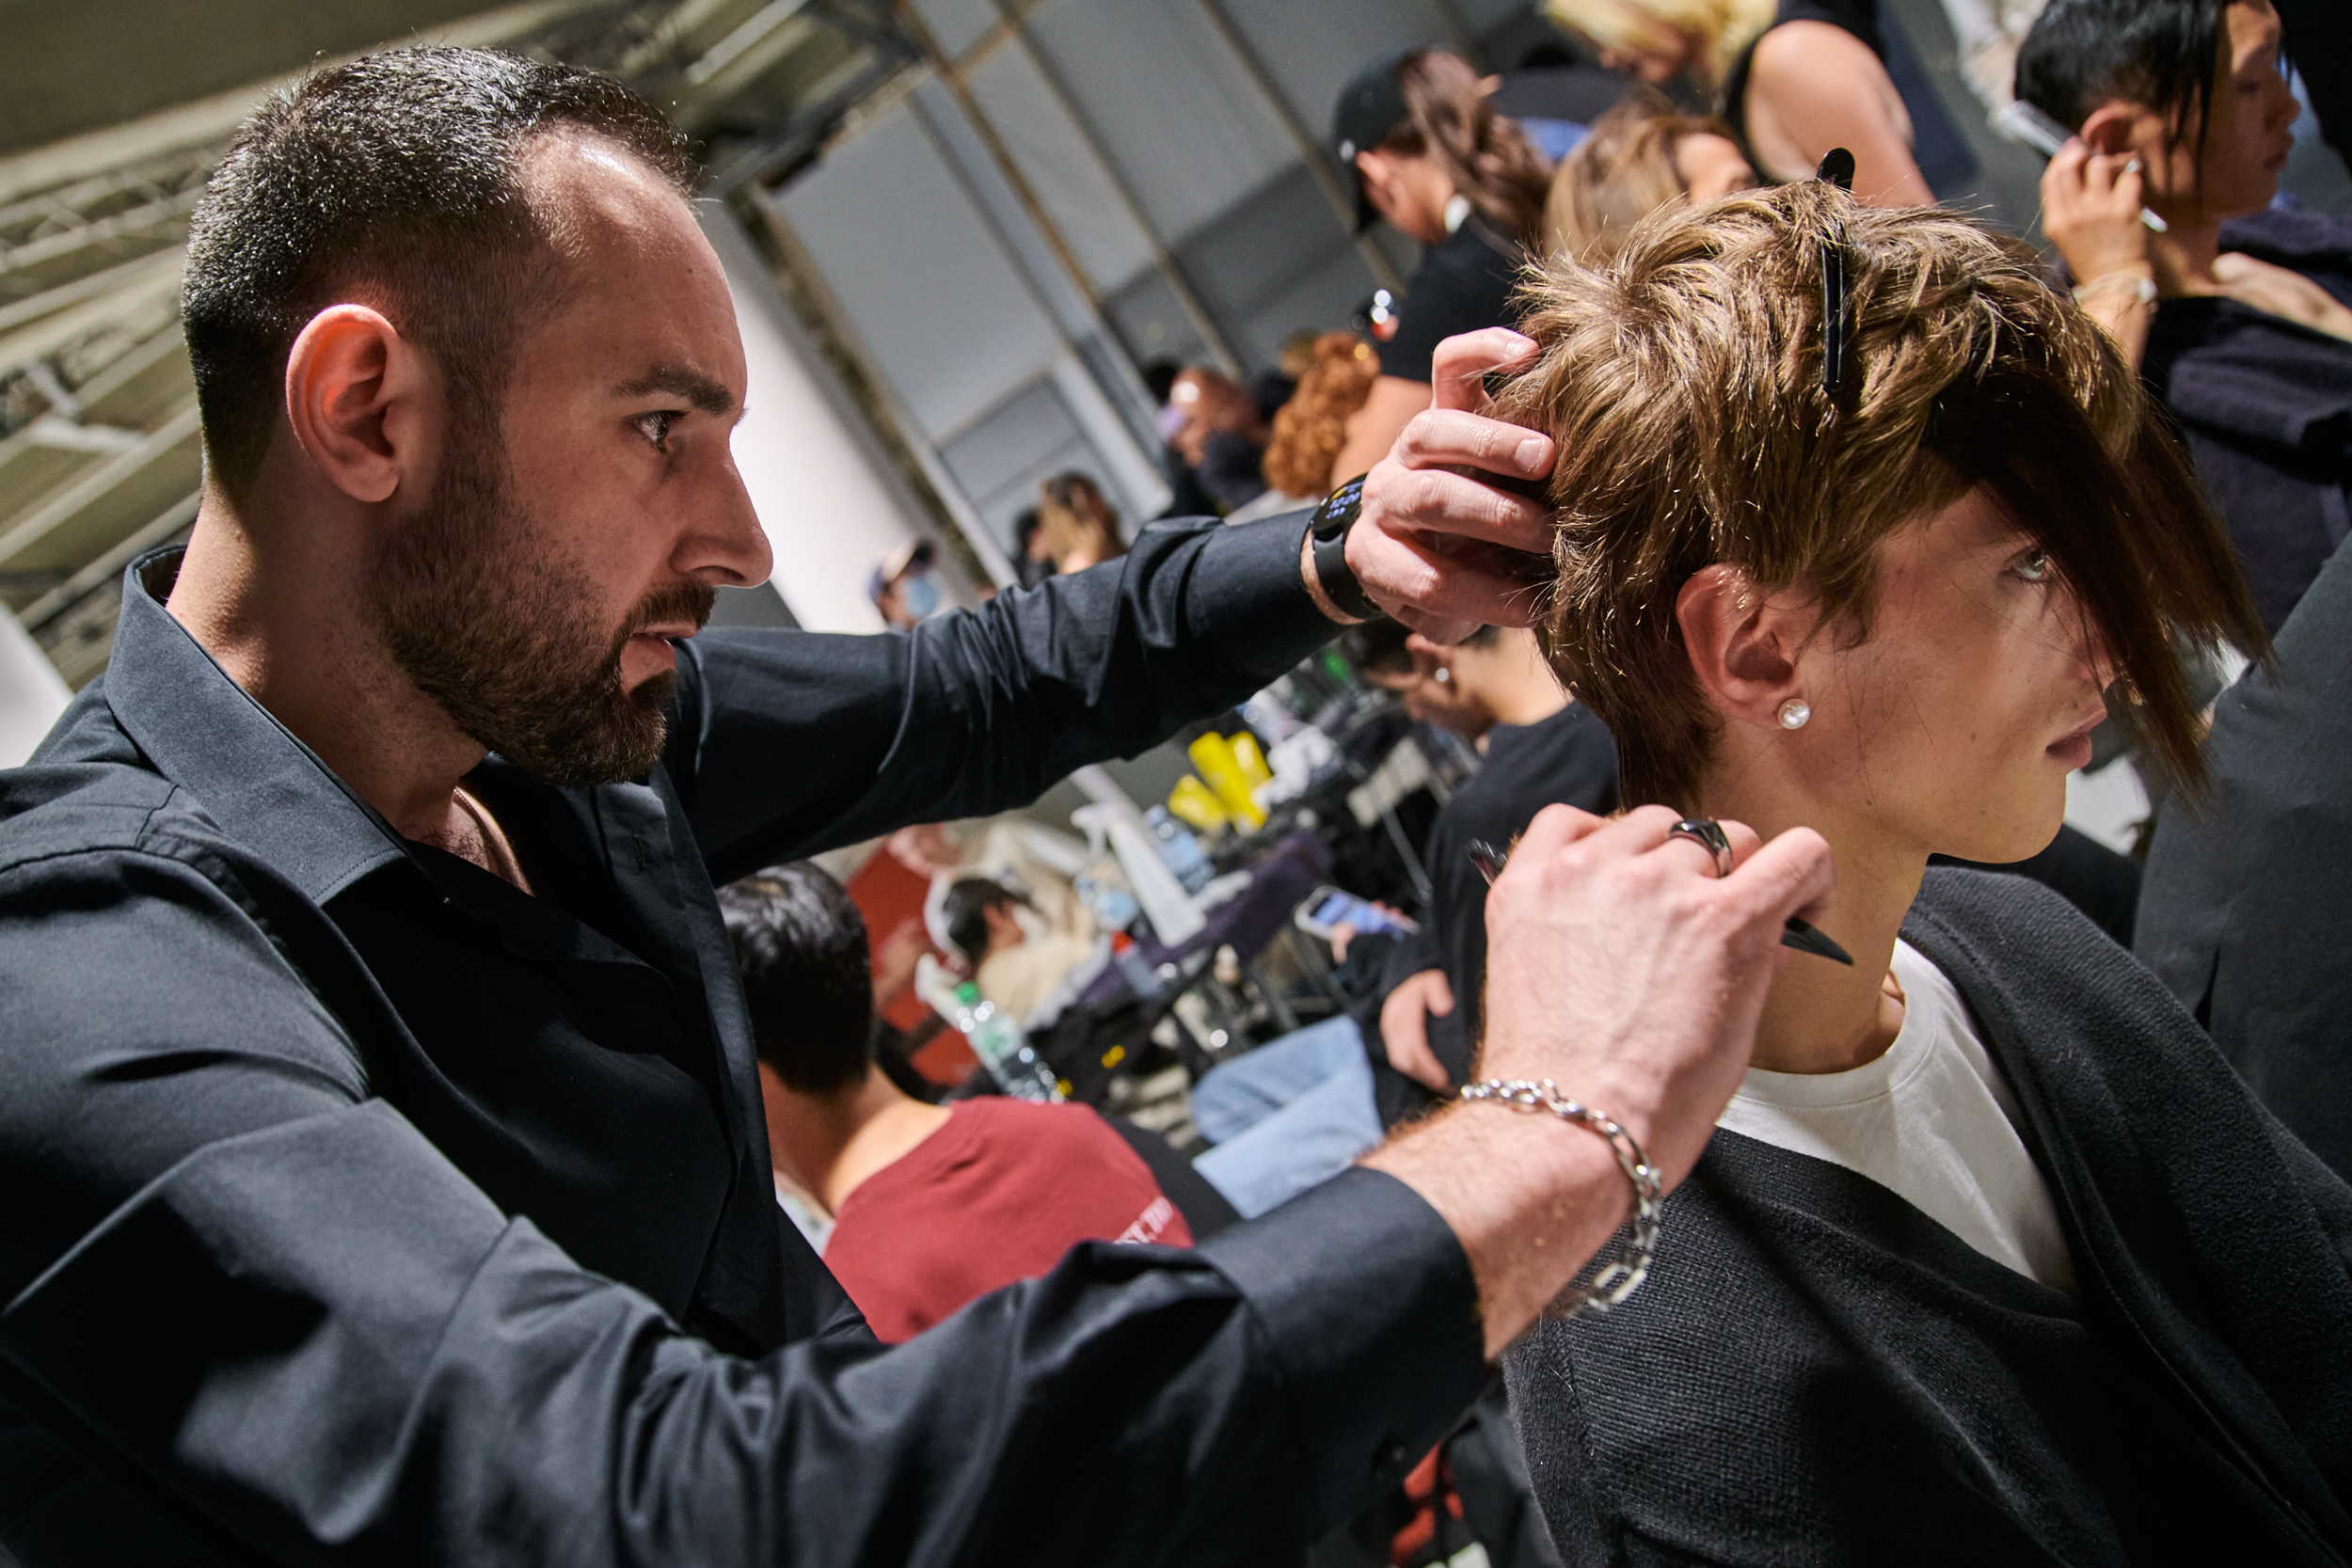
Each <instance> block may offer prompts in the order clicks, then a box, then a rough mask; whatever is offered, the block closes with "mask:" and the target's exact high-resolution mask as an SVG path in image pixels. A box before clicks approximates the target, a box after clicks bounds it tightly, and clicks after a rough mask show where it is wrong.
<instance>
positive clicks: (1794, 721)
mask: <svg viewBox="0 0 2352 1568" xmlns="http://www.w3.org/2000/svg"><path fill="white" fill-rule="evenodd" d="M1812 717H1813V705H1812V704H1811V703H1808V702H1806V701H1805V700H1804V698H1803V697H1791V698H1789V699H1788V701H1787V702H1785V703H1783V704H1781V705H1780V727H1781V728H1782V729H1784V730H1801V729H1803V728H1804V726H1805V721H1807V720H1809V719H1811V718H1812Z"/></svg>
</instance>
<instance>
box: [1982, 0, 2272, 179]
mask: <svg viewBox="0 0 2352 1568" xmlns="http://www.w3.org/2000/svg"><path fill="white" fill-rule="evenodd" d="M2231 3H2232V0H2050V4H2049V6H2048V8H2046V9H2044V10H2043V11H2042V14H2041V16H2040V17H2038V18H2036V19H2035V21H2034V24H2033V27H2032V29H2031V30H2030V31H2029V32H2027V33H2026V41H2025V42H2024V43H2023V44H2021V45H2019V46H2018V50H2017V80H2016V91H2017V96H2018V97H2020V98H2022V99H2024V100H2025V101H2026V103H2031V104H2032V105H2033V106H2034V107H2035V108H2037V109H2040V110H2041V111H2042V113H2043V114H2046V115H2048V116H2049V117H2050V118H2051V119H2055V120H2057V121H2058V123H2059V124H2061V125H2063V126H2065V127H2066V128H2067V129H2068V130H2070V131H2079V130H2081V129H2082V123H2083V121H2084V120H2086V119H2090V115H2091V111H2093V110H2095V109H2096V108H2098V107H2099V105H2100V104H2102V103H2106V102H2107V101H2108V100H2110V99H2116V98H2122V99H2127V100H2129V101H2130V102H2132V103H2144V104H2146V105H2147V106H2148V107H2149V108H2152V109H2153V110H2155V111H2156V112H2157V113H2158V114H2160V115H2162V116H2164V117H2165V118H2166V119H2167V120H2168V121H2169V124H2170V130H2169V137H2170V139H2171V141H2172V144H2173V145H2174V146H2176V147H2177V146H2179V145H2180V144H2181V143H2183V142H2185V141H2190V140H2193V141H2194V142H2195V143H2196V148H2197V152H2198V154H2199V156H2200V157H2202V156H2203V153H2204V150H2205V108H2206V105H2207V103H2209V102H2210V101H2211V99H2212V97H2213V84H2214V78H2215V77H2216V76H2217V74H2219V71H2220V60H2221V44H2222V40H2224V39H2225V38H2226V37H2227V36H2228V33H2229V26H2228V24H2227V21H2226V17H2227V14H2228V11H2229V8H2230V5H2231Z"/></svg>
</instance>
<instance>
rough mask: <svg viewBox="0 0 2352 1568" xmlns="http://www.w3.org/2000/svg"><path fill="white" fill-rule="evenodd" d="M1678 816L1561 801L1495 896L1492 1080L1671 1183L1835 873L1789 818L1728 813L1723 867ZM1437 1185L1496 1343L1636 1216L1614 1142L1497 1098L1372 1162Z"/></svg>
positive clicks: (1731, 1084)
mask: <svg viewBox="0 0 2352 1568" xmlns="http://www.w3.org/2000/svg"><path fill="white" fill-rule="evenodd" d="M1677 820H1678V817H1677V813H1675V812H1672V811H1669V810H1667V809H1666V808H1665V807H1663V806H1645V807H1643V808H1641V809H1640V810H1638V811H1635V812H1631V813H1629V814H1628V815H1626V816H1622V817H1618V818H1616V819H1614V820H1612V821H1606V822H1604V821H1603V820H1602V819H1601V818H1599V817H1597V816H1590V815H1588V814H1587V813H1584V812H1581V811H1577V810H1575V809H1574V808H1572V807H1568V806H1547V807H1546V808H1545V809H1544V810H1543V811H1542V812H1540V813H1539V814H1537V816H1536V817H1535V819H1534V822H1532V823H1530V824H1529V825H1528V829H1527V832H1525V833H1523V834H1522V835H1521V836H1520V838H1519V841H1518V847H1516V848H1514V849H1513V850H1512V853H1511V863H1510V864H1509V865H1508V866H1507V867H1505V868H1504V870H1503V873H1502V876H1500V877H1498V878H1497V879H1495V885H1494V888H1493V890H1492V891H1491V892H1490V893H1489V894H1488V895H1487V899H1486V929H1487V931H1488V932H1489V933H1490V937H1491V942H1490V945H1489V946H1488V948H1487V954H1486V1006H1485V1008H1484V1013H1485V1018H1486V1040H1485V1044H1484V1046H1483V1047H1482V1048H1481V1052H1480V1057H1479V1068H1478V1071H1479V1074H1480V1075H1481V1076H1482V1077H1491V1078H1525V1079H1537V1080H1541V1079H1549V1080H1551V1081H1552V1082H1553V1083H1554V1084H1556V1085H1558V1086H1559V1092H1560V1093H1562V1094H1564V1095H1567V1096H1569V1097H1571V1098H1573V1099H1576V1100H1579V1101H1582V1102H1584V1103H1585V1104H1587V1105H1590V1106H1592V1107H1593V1108H1594V1109H1596V1110H1597V1111H1600V1112H1601V1113H1603V1114H1604V1115H1607V1116H1609V1117H1614V1118H1615V1119H1616V1120H1617V1121H1618V1122H1619V1123H1620V1124H1621V1125H1623V1126H1624V1127H1625V1129H1626V1130H1627V1131H1628V1132H1630V1133H1631V1134H1632V1136H1633V1138H1634V1139H1635V1141H1636V1142H1638V1143H1639V1144H1640V1145H1641V1146H1642V1149H1643V1152H1644V1154H1645V1156H1646V1157H1647V1159H1648V1160H1649V1163H1650V1164H1652V1165H1653V1166H1655V1167H1656V1168H1657V1169H1658V1172H1659V1176H1660V1180H1661V1182H1662V1184H1663V1185H1664V1186H1665V1187H1667V1188H1668V1189H1671V1188H1673V1187H1674V1186H1675V1184H1676V1183H1677V1182H1679V1181H1680V1180H1682V1179H1683V1178H1684V1177H1685V1176H1687V1175H1689V1174H1690V1170H1691V1167H1692V1164H1696V1163H1697V1160H1698V1156H1699V1151H1700V1150H1701V1149H1702V1148H1705V1147H1706V1144H1707V1140H1708V1135H1709V1134H1710V1133H1712V1132H1714V1129H1715V1118H1716V1117H1718V1116H1720V1115H1722V1114H1723V1108H1724V1105H1725V1103H1727V1102H1728V1101H1730V1099H1731V1095H1732V1091H1733V1090H1735V1089H1737V1088H1738V1087H1739V1085H1740V1074H1741V1073H1742V1072H1744V1071H1745V1070H1746V1069H1747V1065H1748V1057H1749V1055H1750V1053H1752V1052H1753V1051H1754V1050H1755V1047H1756V1022H1757V1020H1758V1019H1759V1018H1760V1017H1761V1016H1762V1014H1763V1009H1764V995H1765V991H1766V990H1767V988H1769V986H1770V985H1771V983H1772V976H1773V975H1774V974H1778V973H1779V972H1780V968H1781V965H1782V964H1783V963H1784V962H1786V961H1788V958H1789V953H1788V949H1787V948H1785V947H1783V946H1781V945H1780V933H1781V927H1782V923H1783V922H1785V921H1786V920H1787V919H1788V917H1789V916H1790V915H1792V914H1797V913H1800V912H1803V911H1809V910H1812V909H1815V908H1817V907H1818V906H1819V905H1820V904H1821V903H1822V902H1824V901H1825V900H1826V898H1827V896H1828V894H1829V888H1830V856H1829V846H1828V845H1827V844H1826V843H1825V842H1823V840H1822V838H1821V836H1820V834H1819V833H1816V832H1812V831H1811V830H1810V829H1806V828H1793V829H1790V830H1789V831H1788V832H1785V833H1783V834H1781V835H1780V836H1779V837H1778V838H1775V839H1774V840H1772V843H1770V844H1768V845H1761V846H1759V845H1758V843H1757V841H1756V834H1755V832H1752V831H1751V830H1749V829H1748V828H1746V827H1743V826H1741V825H1740V824H1739V823H1736V822H1726V823H1724V832H1725V833H1726V834H1728V835H1729V837H1730V839H1731V844H1732V851H1733V858H1734V861H1735V864H1734V867H1733V869H1732V872H1731V875H1729V876H1728V877H1723V878H1720V879H1719V878H1718V877H1717V876H1716V875H1715V867H1714V861H1713V857H1712V856H1711V855H1710V854H1709V853H1708V851H1707V850H1705V849H1703V848H1701V847H1699V846H1697V845H1695V844H1692V843H1691V842H1689V841H1688V840H1686V839H1681V838H1669V837H1668V836H1667V834H1668V831H1669V830H1670V829H1672V828H1673V826H1674V825H1675V823H1676V821H1677ZM1365 1164H1369V1165H1371V1166H1373V1167H1374V1168H1375V1169H1377V1170H1385V1171H1387V1172H1388V1173H1390V1174H1391V1175H1392V1176H1394V1177H1396V1178H1397V1179H1398V1180H1402V1181H1404V1182H1406V1184H1407V1185H1409V1186H1410V1187H1412V1188H1413V1190H1414V1191H1416V1192H1418V1193H1419V1194H1421V1196H1422V1197H1423V1198H1424V1199H1426V1200H1427V1201H1428V1203H1429V1205H1430V1207H1431V1208H1433V1209H1435V1210H1437V1212H1438V1214H1440V1215H1441V1216H1442V1217H1443V1218H1444V1219H1445V1221H1446V1223H1447V1224H1448V1225H1449V1226H1451V1227H1453V1229H1454V1235H1455V1236H1457V1237H1459V1238H1460V1239H1461V1242H1462V1248H1463V1251H1464V1252H1465V1253H1467V1254H1468V1255H1469V1257H1470V1268H1471V1272H1472V1273H1473V1274H1475V1275H1477V1278H1478V1291H1479V1302H1480V1309H1481V1311H1482V1312H1483V1314H1484V1316H1485V1321H1486V1348H1487V1351H1488V1354H1497V1353H1499V1352H1500V1351H1501V1350H1502V1346H1503V1345H1505V1344H1507V1343H1508V1342H1509V1341H1510V1340H1511V1338H1513V1337H1515V1336H1516V1335H1518V1332H1519V1331H1520V1330H1521V1329H1523V1328H1524V1327H1526V1326H1527V1324H1528V1323H1532V1322H1533V1321H1534V1318H1535V1315H1536V1313H1537V1312H1539V1311H1541V1310H1542V1308H1543V1307H1544V1304H1545V1303H1547V1302H1549V1300H1551V1299H1552V1297H1554V1296H1555V1295H1557V1294H1558V1293H1559V1291H1561V1290H1562V1288H1563V1287H1565V1285H1566V1284H1567V1283H1568V1281H1569V1280H1570V1279H1571V1278H1573V1277H1574V1276H1575V1275H1576V1272H1577V1271H1578V1270H1579V1269H1580V1268H1581V1267H1582V1266H1583V1264H1584V1263H1585V1261H1586V1260H1587V1259H1590V1258H1591V1257H1592V1255H1593V1254H1594V1252H1595V1251H1596V1250H1597V1249H1598V1248H1599V1246H1600V1245H1601V1243H1604V1242H1606V1241H1607V1240H1608V1238H1609V1235H1610V1233H1611V1232H1612V1231H1613V1230H1614V1229H1615V1228H1616V1227H1617V1225H1618V1224H1619V1222H1621V1221H1622V1220H1623V1219H1624V1218H1625V1216H1626V1213H1627V1212H1628V1210H1629V1191H1628V1187H1627V1183H1626V1180H1625V1177H1624V1175H1623V1174H1622V1173H1621V1172H1620V1171H1619V1170H1618V1168H1617V1165H1616V1163H1615V1160H1614V1159H1613V1156H1612V1155H1611V1153H1610V1150H1609V1146H1608V1144H1607V1143H1606V1142H1605V1141H1604V1140H1603V1139H1601V1138H1600V1137H1599V1136H1598V1135H1597V1134H1596V1133H1594V1132H1591V1131H1590V1130H1589V1129H1586V1128H1583V1127H1578V1126H1571V1125H1569V1124H1567V1123H1565V1122H1563V1121H1561V1120H1560V1119H1559V1118H1557V1117H1551V1116H1545V1115H1530V1114H1527V1113H1525V1112H1520V1111H1517V1110H1514V1109H1512V1108H1510V1107H1507V1106H1503V1105H1496V1104H1470V1105H1455V1106H1453V1107H1451V1108H1450V1109H1449V1110H1447V1111H1445V1112H1442V1113H1440V1114H1438V1115H1437V1116H1435V1117H1430V1118H1428V1119H1426V1120H1424V1121H1422V1122H1420V1123H1417V1124H1416V1125H1415V1126H1413V1127H1412V1128H1410V1129H1409V1130H1407V1131H1406V1132H1404V1133H1402V1134H1400V1135H1399V1136H1397V1137H1396V1138H1394V1139H1392V1140H1391V1141H1390V1142H1389V1143H1388V1144H1386V1145H1385V1146H1383V1147H1382V1148H1379V1149H1376V1150H1375V1151H1374V1152H1373V1153H1372V1154H1371V1155H1369V1156H1367V1157H1366V1160H1365Z"/></svg>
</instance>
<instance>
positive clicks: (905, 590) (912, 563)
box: [866, 539, 946, 631]
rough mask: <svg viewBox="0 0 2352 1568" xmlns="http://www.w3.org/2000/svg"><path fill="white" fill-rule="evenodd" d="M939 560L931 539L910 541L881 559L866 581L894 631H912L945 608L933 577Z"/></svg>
mask: <svg viewBox="0 0 2352 1568" xmlns="http://www.w3.org/2000/svg"><path fill="white" fill-rule="evenodd" d="M938 559H939V551H938V547H937V546H934V545H932V544H931V542H930V540H928V539H910V540H908V541H907V542H906V543H905V544H903V545H900V546H898V548H896V549H894V550H892V551H891V552H890V553H889V554H888V555H886V556H884V557H882V564H881V565H879V566H876V567H875V568H874V573H873V576H871V577H869V578H866V597H867V598H869V599H871V600H873V601H874V608H875V609H876V610H881V611H882V623H883V624H884V625H885V626H889V627H890V628H891V629H892V630H893V631H906V630H909V629H910V628H912V627H914V626H917V625H919V624H920V623H922V622H924V621H928V620H930V618H931V617H932V616H934V615H936V614H938V613H939V612H940V610H943V609H946V602H945V600H944V598H943V597H942V595H941V594H940V592H939V578H937V577H935V576H934V575H933V571H934V568H935V563H936V562H937V561H938Z"/></svg>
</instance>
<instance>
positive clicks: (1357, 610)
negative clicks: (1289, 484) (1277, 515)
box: [1307, 474, 1382, 621]
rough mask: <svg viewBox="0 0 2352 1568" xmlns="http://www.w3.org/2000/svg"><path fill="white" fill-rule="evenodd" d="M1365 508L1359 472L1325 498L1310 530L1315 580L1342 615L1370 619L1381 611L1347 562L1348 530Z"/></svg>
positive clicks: (1361, 477) (1362, 482)
mask: <svg viewBox="0 0 2352 1568" xmlns="http://www.w3.org/2000/svg"><path fill="white" fill-rule="evenodd" d="M1363 509H1364V476H1363V475H1361V474H1358V475H1357V476H1356V477H1355V478H1354V479H1351V480H1349V481H1348V482H1347V483H1344V484H1343V485H1341V486H1340V487H1339V488H1338V489H1336V490H1334V491H1332V492H1331V494H1330V495H1329V496H1327V498H1325V499H1324V502H1323V504H1322V505H1321V506H1319V507H1317V508H1316V509H1315V515H1314V520H1313V521H1312V522H1311V523H1310V524H1309V525H1308V530H1307V531H1308V532H1309V534H1310V535H1311V536H1312V538H1313V540H1314V562H1315V580H1316V582H1317V583H1318V584H1319V585H1320V586H1321V587H1322V589H1323V593H1324V596H1325V597H1327V598H1328V599H1329V600H1330V601H1331V603H1332V604H1333V605H1334V606H1335V607H1337V608H1338V610H1339V611H1340V613H1341V614H1343V615H1347V616H1352V617H1353V618H1355V619H1356V620H1359V621H1369V620H1371V619H1373V618H1374V617H1375V616H1377V615H1379V614H1381V613H1382V611H1381V609H1380V607H1379V606H1378V605H1376V604H1375V603H1373V602H1372V599H1371V596H1370V595H1368V594H1365V592H1364V585H1363V584H1362V583H1360V582H1358V581H1357V580H1356V569H1355V568H1354V567H1352V566H1350V565H1349V564H1348V563H1347V534H1348V531H1349V530H1350V529H1352V528H1354V527H1355V526H1356V519H1357V518H1358V517H1359V516H1360V515H1362V513H1363Z"/></svg>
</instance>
